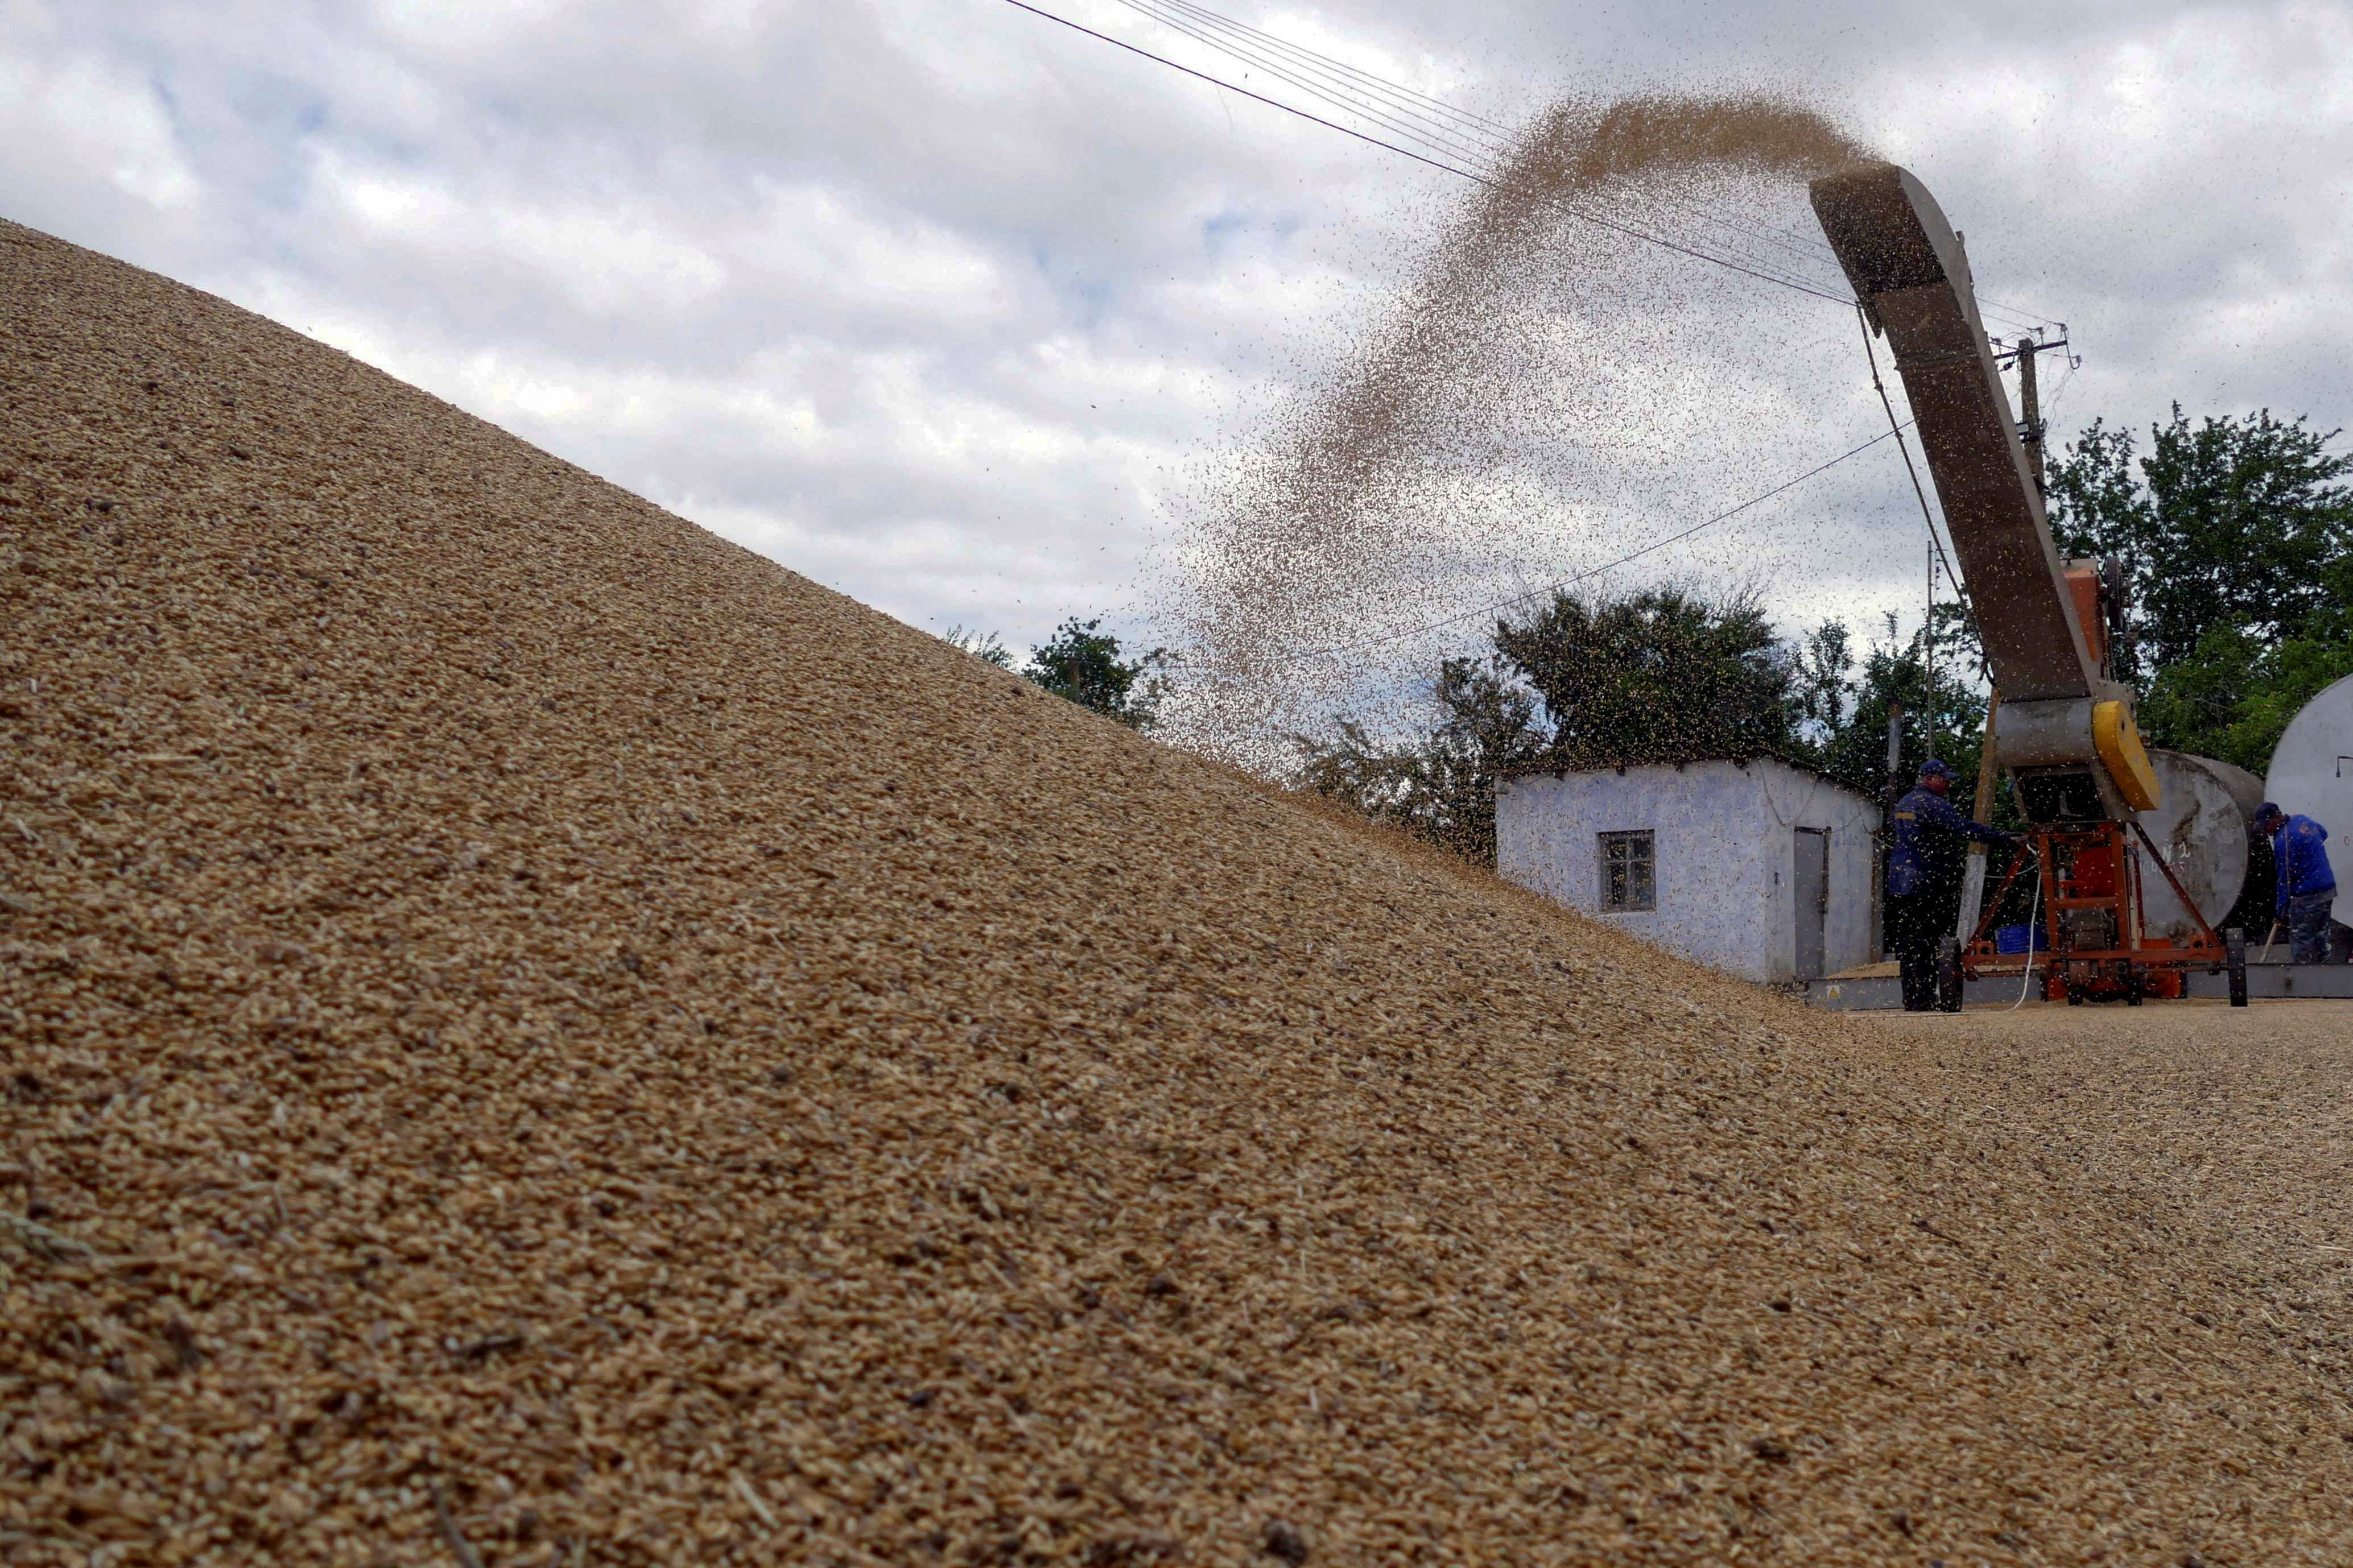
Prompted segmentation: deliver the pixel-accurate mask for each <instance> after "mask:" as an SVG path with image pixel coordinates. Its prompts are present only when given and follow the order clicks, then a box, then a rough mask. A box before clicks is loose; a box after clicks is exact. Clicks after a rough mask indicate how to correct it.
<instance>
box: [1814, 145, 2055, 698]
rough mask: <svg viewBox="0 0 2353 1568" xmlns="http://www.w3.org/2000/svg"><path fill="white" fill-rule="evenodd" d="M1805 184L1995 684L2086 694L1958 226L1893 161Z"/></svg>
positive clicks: (2025, 693)
mask: <svg viewBox="0 0 2353 1568" xmlns="http://www.w3.org/2000/svg"><path fill="white" fill-rule="evenodd" d="M1812 194H1813V203H1814V213H1815V215H1816V216H1818V217H1819V218H1820V220H1821V225H1822V232H1823V233H1824V234H1825V235H1827V236H1828V237H1829V238H1830V242H1831V248H1832V249H1834V250H1836V251H1837V252H1838V258H1839V261H1840V263H1841V265H1842V266H1844V267H1845V268H1846V275H1847V279H1848V280H1849V281H1850V282H1852V284H1853V285H1854V291H1855V297H1856V298H1857V299H1859V300H1862V307H1863V311H1864V314H1865V315H1866V316H1867V317H1868V318H1869V320H1870V321H1871V324H1872V326H1873V328H1874V329H1876V330H1878V331H1881V332H1883V334H1884V335H1885V336H1886V338H1887V341H1888V343H1889V346H1890V347H1891V348H1892V349H1893V350H1894V354H1895V366H1896V369H1897V370H1898V371H1899V372H1900V373H1901V374H1902V375H1903V377H1904V390H1905V393H1906V394H1907V395H1909V396H1910V398H1911V400H1912V412H1913V415H1914V416H1915V417H1916V418H1917V419H1918V421H1919V427H1920V445H1921V447H1923V448H1924V449H1925V451H1926V454H1927V458H1928V469H1929V472H1930V473H1931V474H1933V475H1934V476H1935V478H1936V495H1937V499H1938V500H1941V501H1942V502H1943V503H1944V509H1945V523H1946V526H1947V528H1948V529H1949V530H1950V531H1951V532H1952V538H1953V550H1954V552H1955V554H1956V555H1957V557H1958V561H1957V565H1958V567H1959V569H1960V573H1961V575H1962V577H1963V579H1964V580H1965V581H1967V583H1968V587H1969V595H1970V598H1971V600H1972V601H1973V602H1974V604H1975V605H1976V608H1977V612H1978V630H1979V632H1980V633H1981V635H1982V636H1983V637H1984V639H1985V649H1986V658H1987V660H1988V662H1989V663H1990V664H1991V665H1992V667H1993V679H1994V683H1995V684H1996V685H1997V686H1999V687H2000V689H2001V691H2002V695H2003V696H2004V697H2006V698H2010V699H2011V700H2021V701H2030V702H2031V701H2040V700H2053V699H2064V700H2081V699H2085V698H2089V697H2091V696H2092V695H2093V688H2094V682H2095V681H2096V679H2097V670H2096V668H2095V667H2094V665H2093V663H2092V661H2091V659H2090V658H2089V656H2088V654H2087V651H2086V649H2087V647H2088V645H2087V644H2086V642H2085V640H2084V631H2083V628H2082V627H2081V626H2078V625H2077V624H2076V616H2075V610H2074V606H2073V604H2072V603H2071V599H2070V595H2069V594H2068V591H2067V582H2066V576H2065V572H2064V569H2063V565H2062V563H2061V562H2060V559H2059V552H2058V551H2057V549H2056V548H2054V547H2053V545H2052V540H2051V531H2050V528H2049V527H2048V526H2047V524H2046V523H2045V521H2044V520H2043V515H2042V497H2041V495H2040V494H2039V492H2038V490H2037V488H2036V486H2035V483H2034V474H2033V469H2032V468H2031V467H2030V465H2029V461H2028V458H2027V455H2026V448H2025V445H2024V443H2022V442H2021V441H2020V439H2019V437H2018V425H2017V422H2016V420H2015V418H2014V417H2013V416H2012V415H2011V412H2010V398H2009V397H2008V395H2006V394H2005V393H2004V392H2003V390H2002V385H2001V377H2000V374H1999V373H1998V372H1997V371H1996V370H1995V368H1994V359H1993V347H1992V345H1991V344H1990V343H1989V342H1987V340H1986V333H1985V327H1984V324H1983V323H1982V322H1981V321H1979V320H1978V308H1977V298H1976V292H1975V290H1974V289H1973V288H1972V287H1971V284H1970V280H1969V263H1968V255H1967V253H1966V252H1965V251H1964V250H1963V249H1962V247H1961V240H1960V237H1959V236H1958V235H1957V234H1955V233H1954V232H1953V229H1952V226H1951V225H1949V224H1947V222H1946V221H1945V215H1944V213H1943V212H1942V211H1940V210H1939V209H1938V208H1937V205H1936V198H1935V197H1933V196H1931V195H1929V194H1928V193H1927V191H1926V188H1925V187H1923V186H1922V185H1921V184H1920V182H1919V181H1918V180H1915V179H1914V178H1913V177H1912V175H1911V174H1908V173H1907V172H1905V170H1903V169H1899V168H1897V167H1896V166H1895V165H1894V164H1893V163H1873V164H1866V165H1864V166H1862V167H1861V168H1856V169H1850V170H1846V171H1844V172H1842V173H1841V174H1831V175H1827V176H1825V177H1823V178H1821V179H1819V180H1816V181H1815V182H1814V183H1813V187H1812Z"/></svg>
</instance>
